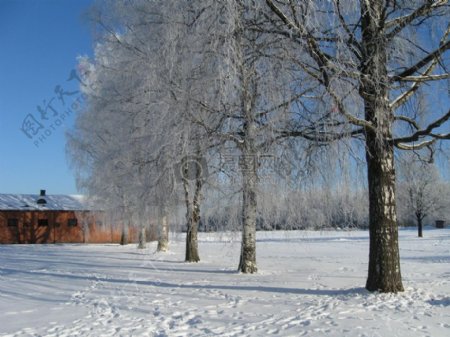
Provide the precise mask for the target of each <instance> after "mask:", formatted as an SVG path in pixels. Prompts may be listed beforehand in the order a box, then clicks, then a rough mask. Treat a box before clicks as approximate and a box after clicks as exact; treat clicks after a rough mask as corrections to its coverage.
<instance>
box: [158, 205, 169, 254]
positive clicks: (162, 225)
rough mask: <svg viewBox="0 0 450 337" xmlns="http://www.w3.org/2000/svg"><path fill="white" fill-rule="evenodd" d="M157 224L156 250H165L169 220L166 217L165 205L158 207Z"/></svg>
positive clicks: (166, 249)
mask: <svg viewBox="0 0 450 337" xmlns="http://www.w3.org/2000/svg"><path fill="white" fill-rule="evenodd" d="M158 220H159V224H158V248H157V249H156V250H157V251H158V252H166V251H168V250H169V222H168V219H167V214H166V211H165V207H162V209H160V215H159V219H158Z"/></svg>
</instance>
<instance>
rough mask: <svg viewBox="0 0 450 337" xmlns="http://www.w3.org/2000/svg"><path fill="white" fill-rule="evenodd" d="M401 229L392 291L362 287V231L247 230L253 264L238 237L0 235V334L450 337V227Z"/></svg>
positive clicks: (365, 254) (365, 241) (365, 253)
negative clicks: (399, 279) (86, 241)
mask: <svg viewBox="0 0 450 337" xmlns="http://www.w3.org/2000/svg"><path fill="white" fill-rule="evenodd" d="M424 236H425V237H424V238H422V239H419V238H417V237H416V231H415V230H402V231H401V232H400V245H401V256H402V274H403V278H404V285H405V288H406V291H405V292H404V293H402V294H398V295H392V294H372V293H369V292H367V291H366V290H365V289H364V284H365V279H366V272H367V259H368V233H367V232H364V231H350V232H348V231H341V232H309V231H308V232H305V231H298V232H261V233H258V245H257V249H258V263H259V268H260V272H259V273H258V274H256V275H243V274H238V273H236V271H235V270H236V267H237V263H238V257H239V236H238V234H237V233H235V234H201V235H200V237H201V240H200V254H201V258H202V261H201V262H200V263H198V264H186V263H184V262H182V261H183V258H184V244H183V236H182V235H178V236H176V237H175V238H174V239H175V241H172V243H171V252H169V253H155V248H156V246H155V244H150V245H149V248H147V249H146V250H145V251H140V250H137V249H136V245H128V246H123V247H121V246H118V245H4V246H0V336H93V337H94V336H95V337H100V336H160V337H162V336H269V335H273V336H324V335H327V336H368V337H369V336H370V337H372V336H383V337H384V336H391V337H395V336H408V337H412V336H433V337H434V336H450V268H449V263H450V229H441V230H437V229H428V230H425V232H424Z"/></svg>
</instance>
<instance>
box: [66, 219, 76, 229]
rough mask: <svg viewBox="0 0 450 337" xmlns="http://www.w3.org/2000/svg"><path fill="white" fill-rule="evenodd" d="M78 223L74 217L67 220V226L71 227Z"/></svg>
mask: <svg viewBox="0 0 450 337" xmlns="http://www.w3.org/2000/svg"><path fill="white" fill-rule="evenodd" d="M77 225H78V220H77V219H75V218H73V219H69V220H67V226H69V227H75V226H77Z"/></svg>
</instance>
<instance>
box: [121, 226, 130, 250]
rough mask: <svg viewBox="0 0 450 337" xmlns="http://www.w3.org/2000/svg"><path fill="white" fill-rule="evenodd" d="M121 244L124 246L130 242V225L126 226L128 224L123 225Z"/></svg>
mask: <svg viewBox="0 0 450 337" xmlns="http://www.w3.org/2000/svg"><path fill="white" fill-rule="evenodd" d="M120 244H121V245H122V246H124V245H127V244H128V226H126V225H123V226H122V234H121V236H120Z"/></svg>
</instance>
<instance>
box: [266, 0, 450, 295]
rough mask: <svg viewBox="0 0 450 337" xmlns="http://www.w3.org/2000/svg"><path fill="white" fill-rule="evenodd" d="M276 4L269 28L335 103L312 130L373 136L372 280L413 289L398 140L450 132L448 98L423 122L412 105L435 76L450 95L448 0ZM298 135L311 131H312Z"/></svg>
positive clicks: (413, 145)
mask: <svg viewBox="0 0 450 337" xmlns="http://www.w3.org/2000/svg"><path fill="white" fill-rule="evenodd" d="M266 5H267V12H265V13H266V15H267V18H268V19H267V20H268V25H267V26H266V28H264V30H265V31H266V32H268V33H271V34H276V35H278V36H279V37H280V38H285V39H287V40H288V41H290V43H291V45H292V46H293V48H295V47H298V48H297V50H298V51H299V52H298V54H297V56H296V55H294V56H293V58H292V59H291V60H288V62H291V63H292V62H293V63H294V64H296V65H297V69H298V70H299V71H301V72H304V73H306V74H308V75H309V77H310V79H311V80H314V81H316V83H318V84H319V85H320V86H321V90H322V93H323V97H324V98H326V100H327V101H328V102H329V103H328V106H327V105H323V106H322V109H321V110H319V111H317V110H316V111H314V112H313V113H314V114H315V115H320V116H321V117H322V119H320V121H321V123H315V125H312V129H314V130H316V131H317V130H319V131H320V132H319V133H317V134H316V136H314V137H311V138H314V140H316V141H321V140H324V139H325V140H326V138H328V140H335V139H340V138H343V137H349V136H354V137H359V138H360V139H361V140H363V141H364V143H365V146H366V162H367V174H368V187H369V213H370V254H369V273H368V278H367V283H366V288H367V289H368V290H370V291H381V292H398V291H403V284H402V279H401V272H400V258H399V251H398V230H397V216H396V204H395V166H394V148H399V149H404V150H410V149H419V148H423V147H426V146H428V145H430V144H432V143H433V142H435V141H436V140H439V139H449V138H450V134H448V133H445V132H442V129H440V127H441V126H443V125H444V124H445V123H448V119H449V118H450V111H449V110H448V101H447V103H446V104H444V105H443V106H442V107H441V108H440V107H436V106H433V107H431V106H430V109H432V110H433V111H432V113H431V112H430V114H429V117H428V118H426V119H422V120H420V119H419V118H417V117H418V116H414V115H411V114H408V109H407V107H408V102H410V101H411V100H412V99H414V97H415V94H417V93H418V92H420V91H422V90H423V88H424V86H425V84H428V83H429V84H430V85H432V86H433V88H437V90H440V92H441V94H444V95H446V94H447V93H446V90H445V89H444V90H443V89H442V88H443V87H442V86H443V85H445V79H447V78H448V77H449V73H448V72H447V70H446V69H448V58H445V57H444V55H446V53H447V51H448V49H449V48H450V42H449V41H448V35H449V32H450V27H449V26H448V18H449V7H448V4H447V1H428V0H427V1H425V0H421V1H387V0H375V1H365V0H361V1H356V0H349V1H339V0H334V1H291V0H289V1H288V0H285V1H273V0H266ZM299 55H301V56H299ZM444 102H445V101H444ZM323 121H326V122H323ZM342 123H346V125H347V127H346V129H345V130H342V125H343V124H342ZM447 125H448V124H447ZM325 127H326V129H324V128H325ZM343 131H344V132H343ZM291 135H292V136H303V137H304V136H305V130H302V132H299V131H298V130H293V132H291ZM307 136H308V135H307Z"/></svg>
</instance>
